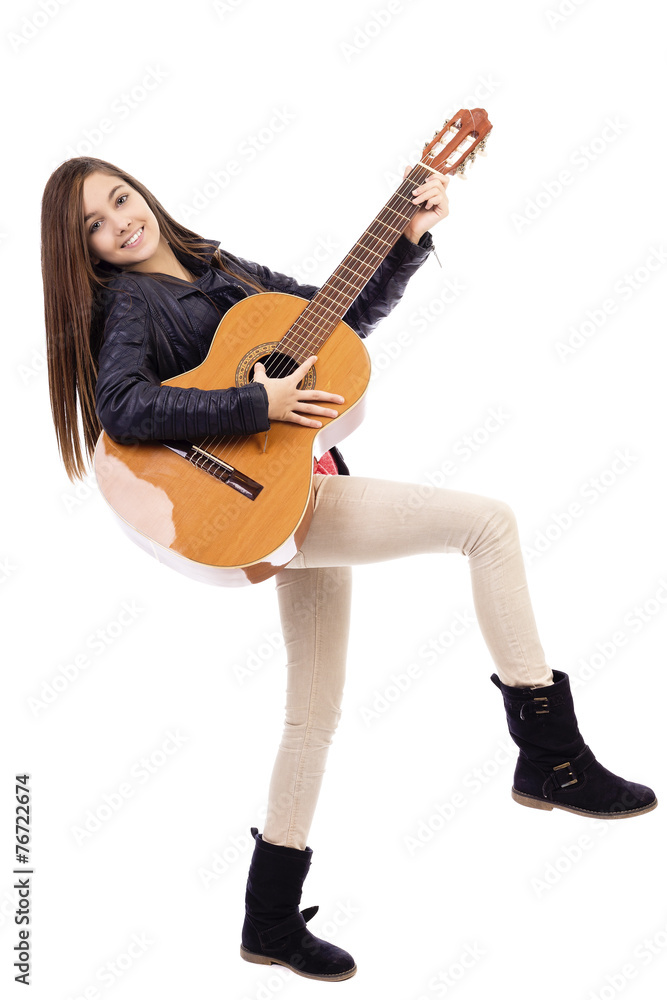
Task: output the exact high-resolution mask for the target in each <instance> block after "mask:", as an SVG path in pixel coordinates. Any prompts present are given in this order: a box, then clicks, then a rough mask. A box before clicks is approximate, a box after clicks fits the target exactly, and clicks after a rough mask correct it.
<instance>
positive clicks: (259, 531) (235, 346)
mask: <svg viewBox="0 0 667 1000" xmlns="http://www.w3.org/2000/svg"><path fill="white" fill-rule="evenodd" d="M491 127H492V126H491V124H490V123H489V120H488V117H487V114H486V112H485V111H484V110H482V109H481V108H475V109H474V110H472V111H468V110H461V111H458V112H457V113H456V114H455V115H454V117H453V118H451V119H448V120H447V121H446V122H445V124H444V126H443V128H442V129H441V130H440V131H439V132H436V134H435V136H434V137H433V139H432V140H431V142H430V143H428V144H427V145H426V146H425V147H424V151H423V153H422V157H421V160H420V161H419V163H417V164H416V165H415V166H414V167H413V168H412V170H411V171H410V173H409V174H408V176H407V177H406V178H405V179H404V180H403V181H401V183H400V184H399V186H398V188H397V189H396V191H395V192H394V194H393V195H392V196H391V198H390V199H389V200H388V201H387V203H386V204H385V205H384V206H383V208H382V209H381V210H380V212H378V214H377V215H376V216H375V218H374V219H373V221H372V222H371V224H370V225H369V226H368V228H367V229H366V230H365V231H364V233H363V234H362V236H361V237H360V238H359V239H358V240H357V242H356V243H355V244H354V246H353V247H352V249H351V250H350V252H349V253H348V254H347V256H346V257H345V259H344V260H343V261H342V263H341V264H340V265H339V266H338V267H337V268H336V270H335V271H334V272H333V274H332V275H331V277H330V278H329V279H328V281H327V282H326V283H325V284H324V285H322V287H321V288H320V289H319V291H318V292H317V293H316V294H315V296H314V297H313V299H311V300H310V301H309V300H308V299H304V298H301V297H300V296H297V295H288V294H286V293H284V292H261V293H257V294H251V295H249V296H248V297H247V298H245V299H242V300H241V301H239V302H237V303H236V304H235V305H233V306H232V307H231V308H230V309H229V310H228V311H227V312H226V313H225V315H224V317H223V318H222V320H221V322H220V324H219V326H218V327H217V330H216V332H215V335H214V337H213V341H212V343H211V347H210V350H209V352H208V355H207V356H206V359H205V360H204V361H203V362H202V364H200V365H198V366H197V367H196V368H193V369H191V370H190V371H188V372H185V373H184V374H182V375H178V376H176V377H175V378H171V379H168V380H166V381H165V382H163V383H162V384H163V385H173V386H180V387H181V388H193V387H196V388H198V389H224V388H229V387H231V386H241V385H246V384H248V383H249V382H251V381H252V379H253V372H254V366H255V363H256V362H258V361H259V362H261V363H262V364H263V365H264V366H265V368H266V371H267V374H268V375H269V376H270V377H271V378H278V377H284V376H287V375H289V374H291V373H292V372H293V371H295V370H296V368H297V367H298V366H299V365H300V364H302V363H303V362H304V361H305V360H306V359H307V358H308V357H310V356H311V355H317V356H318V360H317V363H316V364H315V365H314V366H313V367H311V368H310V370H309V371H308V373H307V375H306V377H305V378H304V380H303V381H302V382H301V383H300V388H304V389H311V388H314V387H315V386H316V385H317V387H318V388H319V389H322V390H324V391H326V392H336V393H339V394H340V395H342V396H343V397H344V399H345V403H343V404H336V406H337V408H338V411H339V412H338V416H337V417H323V418H321V419H322V427H320V428H311V427H304V426H302V425H299V424H294V423H290V422H287V421H274V422H272V424H271V428H270V430H269V431H268V432H267V433H261V434H253V435H247V436H236V437H235V436H223V437H208V438H205V439H201V440H194V441H149V442H142V443H139V444H132V445H120V444H117V443H116V442H115V441H113V440H112V439H111V438H110V437H109V436H108V435H107V434H106V433H105V432H102V434H101V435H100V437H99V439H98V441H97V444H96V447H95V455H94V469H95V475H96V477H97V481H98V484H99V487H100V490H101V492H102V495H103V496H104V498H105V500H106V501H107V503H108V504H109V505H110V507H111V509H112V510H113V511H114V513H115V514H116V516H117V517H118V519H119V521H120V524H121V527H122V528H123V529H124V530H125V531H126V533H127V534H128V535H129V536H130V538H132V540H133V541H134V542H136V543H137V544H138V545H140V546H141V547H142V548H144V549H145V550H146V551H148V552H149V553H151V554H152V555H154V556H155V557H156V558H157V559H158V560H159V561H160V562H161V563H165V564H167V565H169V566H171V567H173V568H174V569H176V570H178V571H180V572H182V573H184V574H186V575H188V576H191V577H193V578H195V579H197V580H201V581H204V582H206V583H212V584H219V585H223V586H240V585H245V584H251V583H259V582H260V581H262V580H266V579H269V578H270V577H272V576H274V575H275V574H276V573H277V572H278V571H279V570H280V569H282V568H283V567H284V566H285V565H286V564H287V563H288V562H289V561H290V560H291V559H292V558H293V556H294V555H295V554H296V552H297V551H298V549H299V547H300V545H301V544H302V542H303V539H304V538H305V536H306V533H307V531H308V528H309V525H310V522H311V519H312V515H313V458H314V457H316V458H319V457H321V455H323V454H324V452H325V451H327V450H328V449H329V448H331V447H332V446H333V445H335V444H338V442H339V441H341V440H342V439H343V438H344V437H346V436H347V435H348V434H350V433H351V431H353V430H354V429H355V428H356V427H357V426H358V425H359V423H360V422H361V420H362V417H363V409H364V397H365V394H366V390H367V388H368V384H369V380H370V368H371V365H370V358H369V355H368V352H367V350H366V348H365V346H364V344H363V341H362V340H361V339H360V337H359V336H358V335H357V334H356V333H355V331H354V330H353V329H352V328H351V327H350V326H348V325H347V323H344V322H343V321H342V317H343V316H344V315H345V313H346V312H347V310H348V308H349V307H350V305H351V304H352V302H353V301H354V300H355V299H356V297H357V296H358V295H359V293H360V291H361V290H362V288H363V287H364V285H365V284H366V282H367V281H368V280H369V279H370V278H371V276H372V275H373V274H374V272H375V271H376V270H377V268H378V266H379V265H380V263H381V262H382V260H383V259H384V258H385V257H386V256H387V254H388V253H389V251H390V250H391V248H392V246H393V245H394V244H395V243H396V241H397V240H398V238H399V236H400V235H401V233H402V232H403V230H404V229H405V227H406V225H407V223H408V222H409V220H410V219H411V218H412V216H413V215H414V214H415V212H416V211H417V210H418V208H419V206H418V205H415V204H413V202H412V200H411V199H412V196H411V191H412V189H413V188H414V187H415V186H416V185H417V184H421V183H423V181H425V180H426V178H427V177H428V175H429V173H430V172H436V173H439V174H442V175H446V174H454V173H458V174H460V175H462V174H463V172H464V169H465V164H466V163H467V162H469V161H472V160H473V159H474V158H475V156H476V155H477V153H479V152H483V151H484V147H485V145H486V139H487V136H488V133H489V132H490V130H491ZM318 419H319V418H318Z"/></svg>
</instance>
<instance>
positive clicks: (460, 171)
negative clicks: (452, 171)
mask: <svg viewBox="0 0 667 1000" xmlns="http://www.w3.org/2000/svg"><path fill="white" fill-rule="evenodd" d="M465 169H466V166H465V160H463V161H462V162H461V163H459V165H458V167H457V168H456V173H457V174H458V175H459V177H460V178H461V180H462V181H467V180H468V178H467V177H466V174H465Z"/></svg>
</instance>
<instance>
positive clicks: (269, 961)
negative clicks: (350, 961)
mask: <svg viewBox="0 0 667 1000" xmlns="http://www.w3.org/2000/svg"><path fill="white" fill-rule="evenodd" d="M241 958H244V959H245V960H246V962H255V964H257V965H283V966H284V967H285V968H286V969H291V971H292V972H295V973H296V975H297V976H303V977H304V978H305V979H322V980H326V982H329V983H331V982H338V981H340V980H341V979H349V978H350V976H353V975H354V974H355V972H356V971H357V967H356V965H354V966H353V967H352V968H351V969H348V970H347V972H338V973H335V974H334V973H332V974H331V975H329V976H327V975H322V976H314V975H311V974H310V973H309V972H301V970H300V969H295V968H294V966H293V965H290V964H289V962H284V961H283V960H282V959H281V958H269V956H268V955H258V954H257V952H255V951H248V949H247V948H244V947H243V945H241Z"/></svg>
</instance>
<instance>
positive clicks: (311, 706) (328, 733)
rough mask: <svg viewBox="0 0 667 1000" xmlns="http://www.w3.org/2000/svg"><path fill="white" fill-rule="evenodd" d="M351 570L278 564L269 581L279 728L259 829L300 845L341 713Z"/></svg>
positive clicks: (269, 837) (265, 836)
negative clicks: (283, 653) (279, 638)
mask: <svg viewBox="0 0 667 1000" xmlns="http://www.w3.org/2000/svg"><path fill="white" fill-rule="evenodd" d="M351 575H352V574H351V571H350V569H349V568H348V567H347V566H344V567H333V568H329V569H284V570H282V571H281V572H280V573H279V574H278V575H277V576H276V587H277V592H278V602H279V607H280V616H281V622H282V629H283V635H284V637H285V645H286V648H287V703H286V713H285V728H284V732H283V736H282V740H281V742H280V746H279V748H278V755H277V757H276V761H275V764H274V768H273V774H272V776H271V784H270V787H269V807H268V814H267V818H266V823H265V826H264V832H263V834H262V836H263V839H264V840H265V841H268V842H269V843H272V844H282V845H284V846H286V847H296V848H299V849H301V850H304V849H305V847H306V841H307V838H308V831H309V830H310V825H311V822H312V818H313V813H314V811H315V805H316V802H317V798H318V795H319V791H320V786H321V784H322V777H323V775H324V770H325V766H326V759H327V755H328V752H329V746H330V744H331V741H332V739H333V734H334V732H335V729H336V726H337V725H338V720H339V718H340V715H341V701H342V697H343V686H344V682H345V657H346V652H347V641H348V632H349V617H350V596H351Z"/></svg>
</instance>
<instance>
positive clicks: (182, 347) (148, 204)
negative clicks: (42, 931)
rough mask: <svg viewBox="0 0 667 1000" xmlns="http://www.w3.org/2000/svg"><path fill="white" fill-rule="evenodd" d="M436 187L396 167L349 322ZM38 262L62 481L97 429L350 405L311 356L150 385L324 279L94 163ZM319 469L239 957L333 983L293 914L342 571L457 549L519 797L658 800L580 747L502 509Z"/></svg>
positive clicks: (78, 167)
mask: <svg viewBox="0 0 667 1000" xmlns="http://www.w3.org/2000/svg"><path fill="white" fill-rule="evenodd" d="M409 171H410V168H409V167H408V168H406V173H405V177H407V174H408V173H409ZM447 183H448V180H447V179H445V178H442V177H441V176H440V175H436V174H432V175H431V176H430V177H429V178H428V180H427V181H426V182H425V183H423V184H421V185H419V186H418V187H417V188H414V189H413V190H410V188H411V185H410V184H409V183H408V182H406V181H405V180H404V185H405V190H402V191H401V193H402V194H404V195H405V196H407V197H409V198H411V199H412V201H413V203H414V204H415V205H418V206H420V207H419V209H418V210H417V211H416V214H414V215H413V217H412V219H411V220H410V221H409V222H408V223H407V224H406V226H405V229H404V231H403V232H402V233H401V234H400V235H399V236H398V239H397V241H396V242H395V244H394V246H393V247H392V249H391V250H390V252H389V254H388V255H387V256H386V258H385V259H384V260H383V261H382V263H381V264H380V266H379V267H378V268H377V270H376V271H375V273H374V274H373V276H372V277H371V279H370V280H369V282H368V283H367V284H366V286H365V287H364V288H363V290H362V291H361V293H360V294H359V295H358V297H357V298H356V299H355V301H354V302H353V304H352V305H351V306H350V308H349V310H348V311H347V313H346V315H345V317H344V320H345V322H346V323H348V324H349V325H350V326H351V327H352V328H353V329H354V330H355V331H356V332H357V333H358V334H359V336H360V337H366V336H367V335H368V334H369V333H370V332H371V331H372V330H373V329H374V328H375V326H376V325H377V323H378V322H379V321H380V320H381V319H382V318H383V317H385V316H386V315H387V314H388V313H389V312H390V311H391V309H392V308H393V307H394V306H395V305H396V303H397V302H398V301H399V299H400V298H401V296H402V295H403V293H404V291H405V288H406V285H407V283H408V280H409V278H410V276H411V275H412V274H413V273H414V272H415V271H416V270H417V268H419V267H420V266H421V265H422V264H423V262H424V261H425V259H426V258H427V257H428V256H429V254H430V252H431V250H432V247H433V241H432V237H431V234H430V232H429V230H430V229H431V228H432V227H433V226H434V225H435V224H436V223H438V222H440V221H441V220H442V219H444V218H445V217H446V216H447V214H448V203H447V192H446V188H447ZM42 275H43V283H44V300H45V320H46V334H47V345H48V365H49V389H50V395H51V405H52V411H53V418H54V422H55V427H56V434H57V438H58V444H59V447H60V452H61V455H62V458H63V461H64V463H65V468H66V470H67V473H68V475H69V476H70V478H72V479H74V478H77V477H79V478H80V477H81V476H82V475H83V474H84V472H85V471H86V461H87V460H89V459H90V457H91V454H92V450H93V447H94V444H95V441H96V439H97V437H98V435H99V434H100V431H101V429H102V428H104V429H105V430H106V432H107V433H108V434H109V435H110V436H111V437H112V438H113V439H115V440H117V441H119V442H120V443H124V444H128V443H131V442H139V441H147V440H169V439H189V440H192V439H196V438H198V437H199V438H201V437H204V436H208V435H223V434H231V435H244V434H254V433H257V432H259V431H266V430H268V428H269V426H270V424H271V421H290V422H293V423H296V424H300V425H302V426H305V427H319V426H321V421H320V420H319V419H318V418H320V417H326V416H336V415H337V410H336V409H335V407H336V404H340V403H342V402H343V399H342V397H341V396H339V395H337V394H335V393H328V392H323V391H320V390H317V389H310V390H300V389H299V383H300V382H301V380H302V379H303V377H304V375H305V374H306V371H307V370H308V369H309V368H310V366H311V365H312V364H313V363H314V361H315V360H316V358H315V357H312V358H309V359H308V360H307V361H306V362H305V363H304V364H302V365H301V366H300V367H299V368H298V369H297V370H296V371H295V372H294V373H293V374H292V375H291V376H289V377H286V378H282V379H281V378H270V377H268V375H267V373H266V371H265V369H264V368H263V367H262V365H260V364H257V365H256V367H255V375H254V381H252V382H251V383H250V384H248V385H246V386H241V387H238V388H236V387H233V388H226V387H220V389H217V390H202V389H182V388H179V387H176V386H163V385H161V383H162V382H163V381H165V380H166V379H169V378H172V377H173V376H175V375H177V374H179V373H180V372H183V371H187V370H189V369H191V368H194V367H196V366H197V365H199V364H201V362H202V361H203V360H204V358H205V357H206V354H207V353H208V349H209V346H210V343H211V340H212V338H213V334H214V333H215V330H216V328H217V326H218V324H219V322H220V319H221V317H222V316H223V315H224V313H225V312H226V310H227V309H228V308H229V307H230V306H231V305H233V304H234V303H235V302H236V301H238V300H239V299H240V298H243V297H244V296H247V295H254V294H257V293H258V292H262V291H280V292H288V293H292V294H295V295H299V296H301V297H302V298H306V299H311V298H312V297H313V296H314V295H315V293H316V292H317V288H316V287H314V286H311V285H301V284H298V283H297V282H296V281H295V280H294V279H292V278H289V277H287V276H286V275H284V274H281V273H279V272H276V271H271V270H269V269H268V268H267V267H264V266H261V265H259V264H255V263H253V262H252V261H248V260H244V259H242V258H239V257H236V256H234V255H233V254H232V253H230V252H229V251H227V250H222V248H221V247H220V244H219V242H218V241H217V240H205V239H203V238H202V237H201V236H199V235H198V234H197V233H194V232H192V231H191V230H189V229H187V228H185V227H184V226H182V225H180V224H179V223H178V222H177V221H176V220H175V219H173V218H172V217H171V215H169V213H168V212H166V211H165V209H164V208H163V207H162V205H161V204H160V202H159V201H158V200H157V199H156V198H155V196H154V195H153V194H152V193H151V192H150V191H149V190H148V189H147V188H146V187H144V185H143V184H141V183H140V182H139V181H138V180H136V179H135V178H134V177H132V176H131V175H129V174H127V173H125V172H124V171H123V170H120V169H119V168H118V167H116V166H114V165H113V164H111V163H108V162H106V161H104V160H99V159H95V158H88V157H75V158H73V159H70V160H67V161H66V162H64V163H62V164H61V165H60V166H59V167H58V168H57V169H56V170H55V171H54V173H53V174H52V175H51V177H50V178H49V180H48V182H47V184H46V188H45V191H44V196H43V201H42ZM79 419H80V422H81V430H80V429H79ZM313 482H314V493H315V512H314V516H313V520H312V523H311V526H310V528H309V531H308V534H307V536H306V539H305V541H304V543H303V545H302V547H301V549H300V550H299V551H298V552H297V554H296V556H295V557H294V558H293V559H292V561H291V562H290V563H289V565H288V566H287V567H285V568H284V569H282V570H281V571H280V572H279V573H278V575H277V576H276V578H275V580H276V586H277V593H278V602H279V607H280V616H281V623H282V628H283V634H284V638H285V645H286V649H287V656H288V674H287V705H286V717H285V728H284V734H283V737H282V740H281V742H280V746H279V748H278V753H277V757H276V760H275V765H274V768H273V772H272V775H271V781H270V788H269V803H268V812H267V820H266V825H265V828H264V831H263V833H261V834H260V833H259V832H258V830H257V828H256V827H252V828H251V832H252V834H253V837H254V839H255V849H254V852H253V857H252V860H251V865H250V872H249V876H248V881H247V886H246V899H245V905H246V915H245V920H244V923H243V928H242V934H241V939H242V944H241V954H242V956H243V958H244V959H246V960H247V961H250V962H257V963H261V964H271V963H278V964H280V965H283V966H286V967H287V968H289V969H292V970H293V971H294V972H296V973H298V974H299V975H302V976H306V977H308V978H311V979H321V980H328V981H333V980H342V979H347V978H349V977H350V976H352V975H354V973H355V972H356V965H355V962H354V959H353V958H352V956H351V955H350V954H349V953H348V952H347V951H344V950H343V949H342V948H339V947H337V946H334V945H332V944H330V943H329V942H327V941H325V940H323V939H321V938H318V937H315V936H314V935H313V934H311V933H310V931H309V930H308V929H307V927H306V922H307V921H308V920H309V919H310V918H311V917H312V916H313V915H314V913H315V912H316V911H317V909H318V908H317V906H313V907H308V908H307V909H305V910H303V911H301V912H300V911H299V903H300V900H301V892H302V887H303V881H304V879H305V876H306V874H307V872H308V868H309V866H310V863H311V855H312V850H311V848H310V847H308V846H307V844H306V841H307V837H308V832H309V829H310V825H311V821H312V818H313V814H314V810H315V805H316V802H317V798H318V794H319V790H320V786H321V782H322V776H323V773H324V769H325V765H326V759H327V754H328V750H329V746H330V744H331V742H332V738H333V735H334V732H335V729H336V726H337V724H338V720H339V717H340V714H341V708H340V706H341V700H342V695H343V683H344V677H345V657H346V647H347V638H348V620H349V613H350V574H351V570H350V567H351V565H353V564H355V563H367V562H374V561H379V560H384V559H396V558H400V557H402V556H407V555H409V554H411V553H425V552H460V553H463V554H464V555H465V556H467V557H468V561H469V565H470V572H471V579H472V589H473V599H474V603H475V609H476V612H477V617H478V621H479V625H480V628H481V630H482V634H483V637H484V639H485V641H486V644H487V646H488V649H489V652H490V654H491V657H492V658H493V661H494V663H495V665H496V668H497V671H498V672H497V673H494V674H493V676H492V678H491V680H492V681H493V683H494V684H495V685H496V686H497V687H498V688H499V689H500V692H501V694H502V697H503V701H504V707H505V711H506V716H507V722H508V727H509V731H510V734H511V736H512V738H513V740H514V742H515V743H516V744H517V745H518V747H519V758H518V762H517V765H516V770H515V774H514V783H513V787H512V796H513V798H514V799H515V800H516V801H517V802H519V803H521V804H522V805H526V806H531V807H533V808H538V809H547V810H550V809H553V808H554V807H556V808H559V809H566V810H569V811H571V812H575V813H580V814H582V815H585V816H601V817H605V818H614V817H627V816H636V815H639V814H641V813H644V812H648V811H649V810H651V809H653V808H655V806H656V805H657V800H656V797H655V795H654V793H653V791H652V790H651V789H650V788H647V787H646V786H644V785H639V784H635V783H632V782H629V781H626V780H624V779H623V778H620V777H618V776H616V775H614V774H612V773H611V772H609V771H608V770H607V769H606V768H604V767H603V766H602V765H601V764H600V763H598V761H597V760H596V758H595V757H594V755H593V753H592V752H591V750H590V749H589V747H588V746H587V745H586V744H585V742H584V740H583V738H582V736H581V734H580V732H579V729H578V725H577V720H576V716H575V713H574V708H573V703H572V697H571V694H570V688H569V681H568V676H567V674H565V673H563V672H562V671H559V670H553V671H552V670H551V668H550V667H549V666H548V665H547V663H546V661H545V657H544V652H543V650H542V646H541V645H540V640H539V637H538V634H537V629H536V625H535V621H534V617H533V611H532V607H531V602H530V597H529V593H528V589H527V584H526V577H525V571H524V565H523V559H522V554H521V549H520V544H519V536H518V530H517V525H516V520H515V518H514V515H513V512H512V510H511V509H510V508H509V507H508V505H507V504H505V503H503V502H502V501H499V500H494V499H491V498H489V497H485V496H477V495H475V494H471V493H464V492H460V491H455V490H449V489H436V490H434V491H433V493H432V495H431V496H430V498H428V499H425V500H424V501H423V503H422V504H421V505H420V506H419V507H415V506H414V505H413V506H411V505H410V502H409V498H410V496H411V492H412V490H414V484H403V483H397V482H393V481H387V482H385V481H382V480H373V479H367V478H361V477H353V476H350V475H349V471H348V469H347V467H346V465H345V463H344V461H343V459H342V456H341V455H340V453H339V452H338V450H337V449H335V448H332V449H331V451H330V452H328V453H327V454H326V455H325V456H323V458H322V459H321V460H320V462H319V463H318V464H317V466H316V469H315V475H314V477H313Z"/></svg>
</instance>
